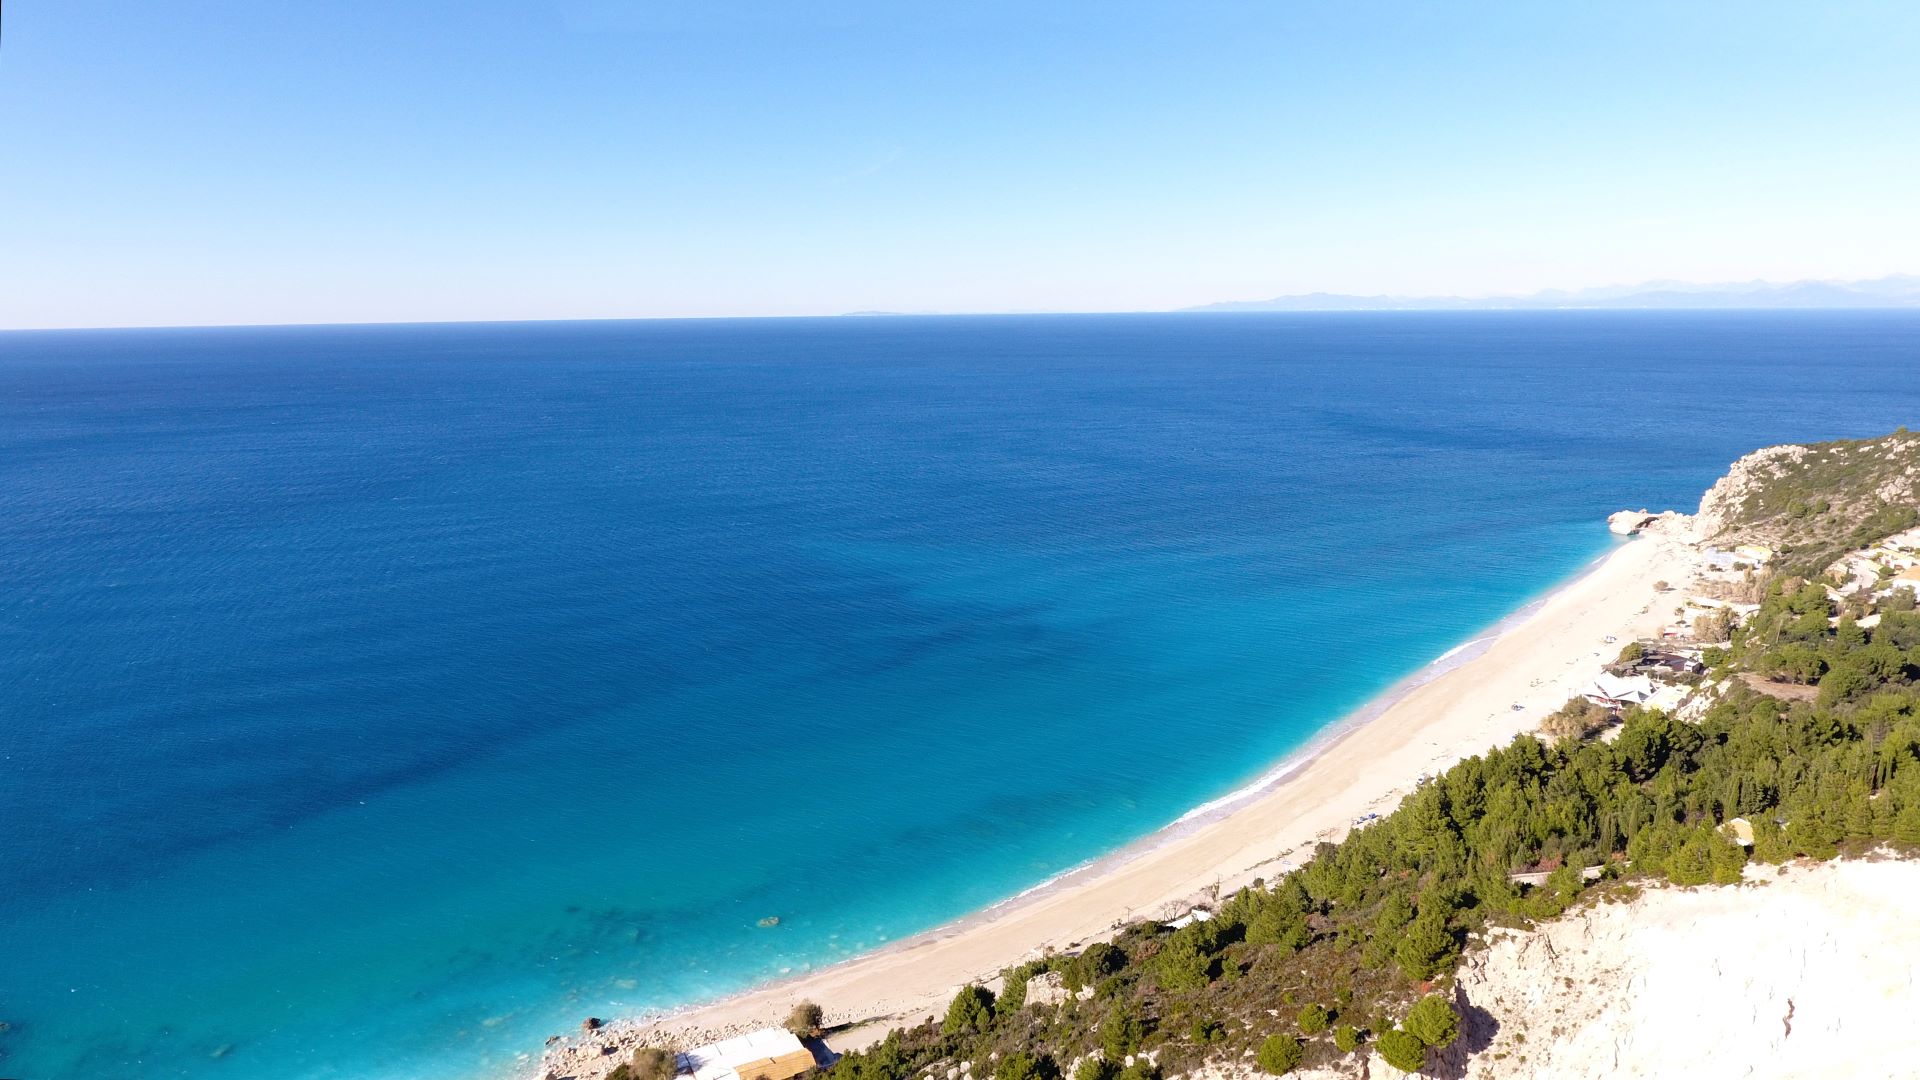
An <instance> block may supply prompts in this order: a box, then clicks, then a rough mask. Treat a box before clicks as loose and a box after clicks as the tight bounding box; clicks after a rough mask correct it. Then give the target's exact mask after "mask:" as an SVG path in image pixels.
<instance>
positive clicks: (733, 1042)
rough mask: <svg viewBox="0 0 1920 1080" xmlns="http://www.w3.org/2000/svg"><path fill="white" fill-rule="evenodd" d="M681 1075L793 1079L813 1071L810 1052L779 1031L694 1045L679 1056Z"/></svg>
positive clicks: (699, 1079)
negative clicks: (704, 1044) (810, 1070)
mask: <svg viewBox="0 0 1920 1080" xmlns="http://www.w3.org/2000/svg"><path fill="white" fill-rule="evenodd" d="M678 1064H679V1066H680V1072H681V1074H682V1075H691V1076H692V1077H693V1080H794V1077H797V1076H799V1075H801V1074H803V1073H805V1072H806V1071H807V1070H809V1069H811V1068H813V1066H814V1061H813V1051H811V1050H808V1049H807V1048H806V1045H805V1044H804V1043H802V1042H801V1041H800V1040H799V1038H798V1037H797V1036H795V1035H794V1034H793V1033H792V1032H790V1031H784V1030H782V1029H780V1028H762V1029H761V1030H759V1031H755V1032H753V1033H751V1034H748V1035H741V1036H739V1037H737V1038H732V1039H722V1040H721V1041H719V1042H717V1043H708V1044H707V1045H706V1046H696V1047H694V1048H693V1049H691V1050H688V1051H686V1052H685V1053H683V1054H680V1055H679V1060H678Z"/></svg>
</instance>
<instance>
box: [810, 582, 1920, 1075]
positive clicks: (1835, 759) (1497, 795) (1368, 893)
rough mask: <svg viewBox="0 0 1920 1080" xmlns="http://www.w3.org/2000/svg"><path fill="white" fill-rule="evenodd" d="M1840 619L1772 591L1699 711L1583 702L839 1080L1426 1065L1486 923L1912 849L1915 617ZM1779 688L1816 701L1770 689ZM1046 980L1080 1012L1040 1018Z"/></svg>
mask: <svg viewBox="0 0 1920 1080" xmlns="http://www.w3.org/2000/svg"><path fill="white" fill-rule="evenodd" d="M1852 606H1853V610H1847V611H1843V610H1842V602H1841V601H1839V600H1837V599H1835V597H1834V596H1832V595H1830V594H1829V592H1828V590H1827V588H1826V587H1824V586H1823V585H1821V584H1819V583H1818V582H1809V581H1806V580H1803V579H1800V578H1796V577H1791V576H1784V575H1780V576H1775V577H1774V578H1772V579H1771V580H1769V581H1768V582H1767V583H1766V586H1765V592H1764V597H1763V599H1762V600H1761V603H1760V606H1759V609H1758V610H1757V611H1754V612H1753V613H1752V614H1751V615H1749V616H1748V617H1747V618H1746V619H1745V620H1744V621H1743V622H1742V623H1741V624H1740V625H1737V626H1736V625H1733V623H1732V620H1731V619H1730V618H1729V619H1728V621H1727V626H1726V627H1725V629H1726V631H1727V640H1728V645H1727V646H1726V647H1723V648H1718V649H1714V650H1711V651H1710V661H1711V663H1712V665H1713V669H1712V670H1711V671H1710V672H1709V673H1708V675H1707V679H1708V680H1709V681H1711V682H1712V684H1713V685H1714V686H1715V687H1717V688H1718V689H1719V693H1718V696H1717V699H1715V700H1714V702H1713V704H1712V705H1711V706H1710V707H1706V708H1704V709H1703V710H1701V711H1699V712H1698V714H1697V715H1696V716H1695V717H1694V719H1692V720H1681V719H1678V718H1676V717H1675V716H1671V715H1668V714H1667V713H1664V712H1660V711H1657V710H1648V709H1639V708H1633V709H1629V710H1627V711H1626V713H1625V714H1624V716H1623V717H1622V718H1621V723H1620V726H1619V729H1618V732H1617V736H1615V737H1613V738H1612V739H1611V741H1601V740H1599V739H1596V738H1594V737H1593V736H1594V735H1595V734H1596V733H1597V732H1598V731H1600V730H1601V729H1602V727H1603V726H1604V725H1605V723H1606V722H1607V721H1609V720H1610V719H1611V717H1610V716H1609V715H1608V714H1607V712H1606V710H1603V709H1599V708H1598V707H1597V706H1592V705H1590V704H1588V703H1586V702H1583V701H1574V702H1569V703H1568V705H1567V706H1566V707H1565V708H1563V709H1562V710H1560V711H1559V712H1557V713H1555V714H1554V716H1553V717H1552V718H1549V722H1548V724H1547V725H1546V727H1547V730H1548V735H1547V737H1546V738H1544V739H1543V738H1536V737H1534V736H1522V737H1520V738H1518V739H1516V740H1514V741H1513V742H1512V743H1510V744H1509V745H1507V746H1505V747H1500V748H1497V749H1493V750H1490V751H1488V752H1487V753H1485V754H1483V755H1481V756H1478V757H1473V758H1469V759H1467V760H1465V761H1462V762H1460V763H1458V764H1457V765H1455V766H1453V767H1452V768H1450V769H1448V770H1446V771H1445V772H1443V773H1441V774H1440V775H1438V776H1436V777H1434V778H1432V779H1430V780H1428V781H1426V782H1424V783H1422V784H1421V785H1420V786H1419V787H1418V788H1417V789H1416V790H1415V791H1414V792H1413V793H1411V794H1410V795H1408V796H1407V797H1406V799H1405V800H1404V801H1403V802H1402V803H1401V805H1400V806H1399V808H1398V809H1397V810H1395V811H1394V812H1393V813H1391V814H1388V815H1386V816H1385V817H1384V818H1381V819H1379V820H1377V821H1375V822H1372V823H1370V824H1367V825H1364V826H1362V827H1360V828H1357V829H1355V830H1354V831H1353V832H1352V833H1351V834H1349V835H1348V837H1347V838H1346V839H1345V840H1344V841H1343V842H1341V843H1338V844H1331V843H1323V844H1320V845H1318V847H1317V848H1316V849H1315V851H1314V853H1313V857H1312V859H1311V860H1310V861H1309V862H1307V863H1306V865H1304V866H1302V867H1300V868H1299V869H1296V870H1293V871H1292V872H1290V873H1287V874H1285V875H1284V876H1282V877H1280V878H1279V879H1278V880H1275V881H1271V882H1261V883H1257V884H1256V885H1255V886H1253V887H1250V888H1248V889H1244V890H1242V891H1240V892H1238V893H1236V894H1234V895H1232V896H1230V897H1228V898H1226V899H1225V901H1224V902H1223V903H1221V904H1220V905H1219V907H1218V910H1217V911H1215V912H1214V913H1213V917H1212V918H1211V919H1210V920H1206V921H1194V922H1190V923H1188V924H1187V925H1184V926H1180V927H1178V928H1172V927H1166V926H1162V925H1160V924H1157V923H1154V922H1140V923H1136V924H1133V925H1131V926H1128V927H1126V928H1125V929H1124V930H1123V931H1122V932H1120V933H1119V934H1118V936H1117V937H1116V938H1115V939H1114V940H1113V941H1112V942H1102V943H1097V944H1095V945H1092V946H1089V947H1088V948H1087V949H1086V950H1084V951H1083V952H1081V953H1080V954H1079V955H1078V956H1050V957H1047V958H1045V959H1041V960H1036V961H1032V962H1030V963H1028V964H1025V965H1022V966H1021V967H1019V968H1016V969H1013V970H1011V971H1009V972H1008V973H1007V992H1006V994H1005V995H1004V996H1003V997H1002V998H1001V999H1000V1000H999V1001H998V1003H997V1004H996V1002H995V999H994V998H993V996H992V995H991V994H989V993H988V992H987V991H986V990H985V989H984V988H981V987H968V988H966V989H964V990H962V991H961V992H960V993H959V994H958V995H956V997H955V999H954V1001H953V1004H952V1006H951V1008H950V1009H949V1011H948V1014H947V1018H946V1022H945V1023H944V1024H941V1025H940V1026H938V1027H937V1028H936V1027H934V1026H933V1025H931V1024H926V1025H921V1026H920V1027H917V1028H913V1029H909V1030H905V1031H898V1032H895V1033H894V1034H892V1035H891V1036H889V1037H888V1039H887V1040H886V1041H885V1042H883V1043H882V1044H881V1045H880V1046H878V1047H876V1048H874V1049H873V1050H871V1051H868V1052H865V1053H854V1054H849V1055H847V1056H846V1057H845V1058H843V1059H842V1060H841V1062H840V1063H839V1064H837V1065H835V1066H834V1067H833V1069H832V1073H833V1074H834V1077H835V1080H909V1078H910V1077H912V1076H916V1075H924V1074H925V1073H926V1072H927V1071H928V1070H929V1069H931V1068H933V1067H934V1066H936V1065H938V1064H940V1063H942V1062H953V1063H970V1071H971V1074H972V1075H973V1076H984V1075H986V1074H988V1073H992V1074H993V1075H994V1076H995V1077H996V1080H1013V1078H1012V1073H1014V1072H1017V1073H1018V1074H1019V1076H1020V1078H1021V1080H1025V1078H1026V1077H1029V1076H1032V1077H1042V1078H1045V1077H1052V1076H1056V1075H1060V1074H1062V1072H1063V1071H1065V1070H1069V1069H1070V1070H1071V1073H1072V1075H1073V1076H1074V1077H1075V1080H1119V1078H1125V1080H1141V1078H1143V1077H1148V1076H1151V1075H1152V1074H1153V1073H1154V1072H1155V1071H1163V1072H1165V1073H1167V1074H1177V1073H1181V1072H1185V1071H1188V1070H1190V1069H1192V1068H1194V1067H1196V1066H1198V1065H1200V1064H1202V1063H1204V1062H1206V1061H1209V1060H1235V1061H1247V1060H1249V1059H1250V1061H1251V1063H1252V1064H1254V1065H1257V1067H1258V1068H1260V1069H1261V1070H1263V1071H1265V1072H1268V1073H1272V1074H1276V1075H1278V1074H1285V1073H1287V1072H1290V1071H1292V1070H1295V1069H1297V1068H1300V1067H1302V1066H1315V1065H1329V1064H1332V1063H1334V1062H1336V1061H1337V1060H1339V1059H1340V1058H1342V1057H1344V1056H1345V1055H1348V1054H1353V1053H1356V1052H1362V1051H1365V1050H1367V1049H1372V1050H1375V1051H1377V1052H1378V1053H1379V1055H1380V1057H1381V1058H1383V1059H1384V1060H1385V1061H1386V1062H1387V1063H1388V1064H1391V1065H1394V1066H1395V1067H1399V1068H1403V1069H1408V1070H1417V1069H1419V1068H1420V1067H1422V1065H1423V1064H1424V1063H1427V1062H1429V1061H1430V1060H1431V1055H1432V1053H1433V1052H1434V1051H1435V1050H1436V1049H1438V1048H1443V1047H1446V1046H1448V1045H1450V1044H1451V1043H1452V1042H1454V1041H1455V1040H1456V1039H1458V1038H1459V1037H1460V1034H1461V1030H1462V1023H1461V1017H1460V1016H1459V1015H1458V1013H1457V1012H1456V1010H1455V1006H1454V1004H1453V1002H1452V999H1451V995H1450V993H1449V987H1450V977H1451V973H1452V971H1453V970H1454V968H1455V965H1456V963H1457V961H1458V959H1459V957H1460V955H1461V953H1462V950H1463V949H1466V948H1468V947H1469V946H1470V944H1471V943H1472V942H1473V941H1474V940H1475V938H1476V936H1478V935H1481V934H1483V933H1484V932H1485V931H1486V930H1487V929H1489V928H1490V927H1494V926H1501V925H1525V924H1528V923H1531V922H1533V921H1535V920H1541V919H1547V918H1551V917H1553V916H1556V915H1558V914H1560V913H1562V912H1563V911H1565V910H1566V909H1567V908H1568V907H1569V906H1570V905H1572V904H1573V903H1575V902H1576V901H1578V900H1580V899H1581V898H1582V897H1583V895H1586V894H1589V893H1593V892H1595V891H1596V890H1597V891H1599V892H1600V893H1602V894H1607V893H1611V892H1613V891H1618V890H1621V889H1624V888H1631V886H1630V884H1628V883H1627V882H1629V881H1630V880H1631V879H1636V878H1639V879H1659V880H1665V881H1670V882H1672V883H1674V884H1677V885H1699V884H1706V883H1710V882H1734V881H1738V880H1740V878H1741V875H1742V873H1743V871H1744V869H1745V868H1746V866H1747V864H1748V863H1749V861H1752V860H1758V861H1761V862H1771V863H1779V862H1784V861H1786V860H1789V859H1794V858H1802V857H1805V858H1813V859H1828V858H1832V857H1834V856H1835V855H1837V854H1841V853H1843V852H1856V853H1857V852H1863V851H1866V850H1868V849H1870V848H1874V847H1877V846H1881V845H1890V846H1894V847H1899V848H1909V849H1911V848H1920V687H1916V679H1920V614H1916V613H1914V612H1912V611H1910V610H1905V607H1906V605H1903V604H1902V603H1901V600H1900V599H1899V598H1896V599H1892V600H1890V601H1888V602H1886V603H1885V604H1884V606H1882V605H1881V604H1876V603H1873V602H1870V601H1860V600H1856V601H1853V602H1852ZM1865 609H1871V610H1865ZM1870 616H1877V618H1872V619H1870V618H1869V617H1870ZM1863 621H1871V622H1872V623H1873V625H1871V626H1863V625H1862V623H1863ZM1719 628H1720V627H1719V625H1718V623H1717V622H1716V629H1719ZM1755 680H1758V681H1757V682H1756V681H1755ZM1776 684H1781V685H1793V686H1804V687H1808V688H1811V689H1812V691H1813V693H1812V694H1811V695H1807V694H1804V693H1803V694H1796V695H1788V696H1782V695H1780V694H1775V693H1768V692H1765V691H1766V690H1767V689H1768V687H1769V686H1772V685H1776ZM1756 686H1757V687H1758V688H1757V689H1756ZM1747 836H1750V838H1751V846H1750V848H1749V847H1748V846H1747V844H1745V843H1743V842H1742V838H1743V837H1747ZM1541 873H1544V874H1545V875H1546V876H1545V880H1544V882H1543V883H1541V884H1538V885H1531V884H1523V883H1521V882H1519V881H1516V876H1517V875H1521V874H1534V875H1537V874H1541ZM1527 880H1528V881H1532V880H1536V879H1535V878H1531V877H1530V878H1528V879H1527ZM1048 973H1053V975H1054V977H1057V978H1058V979H1059V981H1060V984H1061V985H1062V986H1063V987H1064V988H1065V989H1066V990H1067V991H1068V993H1067V994H1066V995H1065V996H1066V1000H1065V1001H1061V1002H1058V1003H1046V1004H1041V1003H1029V1002H1028V1000H1027V999H1028V997H1029V991H1028V987H1029V986H1030V985H1031V984H1032V981H1033V980H1034V979H1037V978H1039V977H1041V976H1042V975H1046V974H1048ZM1009 1063H1013V1064H1012V1065H1009ZM1009 1069H1011V1072H1010V1071H1008V1070H1009Z"/></svg>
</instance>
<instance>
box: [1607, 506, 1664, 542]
mask: <svg viewBox="0 0 1920 1080" xmlns="http://www.w3.org/2000/svg"><path fill="white" fill-rule="evenodd" d="M1659 516H1660V515H1658V514H1655V513H1653V512H1651V511H1648V510H1620V511H1617V512H1615V513H1612V514H1609V515H1607V531H1608V532H1610V533H1613V534H1614V535H1615V536H1632V535H1633V534H1634V533H1637V532H1639V531H1640V530H1641V529H1643V528H1645V527H1646V525H1647V523H1648V522H1650V521H1652V520H1653V519H1654V518H1657V517H1659Z"/></svg>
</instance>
